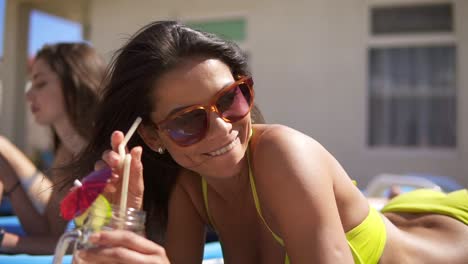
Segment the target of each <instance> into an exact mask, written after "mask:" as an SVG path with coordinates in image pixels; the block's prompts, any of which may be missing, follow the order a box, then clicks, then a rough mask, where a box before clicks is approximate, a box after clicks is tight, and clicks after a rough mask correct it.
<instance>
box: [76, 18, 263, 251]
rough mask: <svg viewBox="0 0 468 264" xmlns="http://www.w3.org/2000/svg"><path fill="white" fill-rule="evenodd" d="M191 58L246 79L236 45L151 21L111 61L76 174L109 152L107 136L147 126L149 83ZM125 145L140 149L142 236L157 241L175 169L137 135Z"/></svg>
mask: <svg viewBox="0 0 468 264" xmlns="http://www.w3.org/2000/svg"><path fill="white" fill-rule="evenodd" d="M194 56H201V57H206V58H213V59H219V60H220V61H222V62H224V63H225V64H226V65H228V66H229V68H230V69H231V71H232V74H233V75H234V76H236V75H248V74H249V71H248V69H247V61H246V56H245V54H244V53H243V52H242V51H241V50H240V49H239V47H238V46H237V45H236V44H234V43H231V42H229V41H225V40H222V39H220V38H218V37H217V36H215V35H213V34H209V33H205V32H200V31H197V30H194V29H191V28H189V27H187V26H185V25H183V24H180V23H178V22H174V21H161V22H153V23H151V24H149V25H147V26H145V27H144V28H142V29H141V30H139V31H138V32H137V33H136V34H135V35H134V36H133V37H131V38H130V40H129V41H128V42H127V43H126V44H125V45H124V46H123V47H122V48H121V49H120V50H119V51H118V52H117V53H116V55H115V56H114V57H113V59H112V62H111V67H110V74H109V75H108V79H107V81H106V84H107V85H106V87H105V88H104V91H103V92H104V94H103V97H102V101H101V104H100V108H99V111H98V113H97V117H96V126H95V130H94V132H93V136H92V138H91V141H90V144H89V146H88V147H87V149H86V150H85V151H84V153H83V154H82V155H81V157H80V159H79V162H78V164H79V166H78V168H79V170H78V175H80V176H82V175H85V174H86V173H87V172H89V171H91V170H92V168H93V164H94V162H95V161H97V160H98V159H99V158H100V156H101V153H102V152H103V151H104V150H106V149H108V148H109V146H110V136H111V134H112V132H113V131H115V130H121V131H123V132H124V133H125V132H126V131H127V130H128V128H129V127H130V126H131V124H132V123H133V121H134V120H135V118H136V117H138V116H140V117H142V119H143V124H146V125H148V124H150V122H151V121H150V113H151V112H152V111H154V109H155V108H156V107H157V106H156V105H155V102H154V101H152V100H151V96H150V95H151V93H152V89H153V86H154V84H155V82H156V81H157V80H158V78H160V77H161V76H162V75H163V74H165V73H167V72H168V71H170V70H171V69H174V68H175V67H177V66H178V65H180V64H181V63H183V62H184V60H186V59H188V58H191V57H194ZM156 89H157V88H156ZM253 113H254V116H253V118H256V119H257V120H259V121H260V122H263V118H262V116H261V113H260V112H259V111H258V109H257V108H255V109H254V111H253ZM128 145H129V147H133V146H137V145H140V146H142V147H143V155H142V162H143V166H144V185H145V191H144V198H143V209H144V210H145V211H146V212H147V216H148V218H147V225H146V231H147V236H148V237H149V238H150V239H152V240H155V241H158V242H160V241H161V240H162V239H163V235H164V233H165V227H166V223H167V209H168V199H169V195H170V193H171V191H172V188H173V187H174V184H175V182H176V179H177V175H178V174H179V171H180V169H181V167H180V165H178V164H177V163H176V162H175V161H174V160H173V159H172V157H171V156H170V155H169V154H168V153H167V152H166V154H163V155H160V154H156V153H154V151H153V150H151V149H150V148H149V147H148V146H147V145H146V144H145V143H144V142H143V140H142V139H141V137H139V135H138V134H135V136H134V137H133V139H132V140H131V141H130V142H129V143H128Z"/></svg>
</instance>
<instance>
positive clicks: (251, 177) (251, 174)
mask: <svg viewBox="0 0 468 264" xmlns="http://www.w3.org/2000/svg"><path fill="white" fill-rule="evenodd" d="M250 151H251V144H249V148H248V149H247V164H248V166H249V179H250V187H251V189H252V196H253V199H254V203H255V208H256V209H257V213H258V216H260V219H262V221H263V223H264V224H265V226H266V227H267V228H268V230H270V232H271V234H272V235H273V237H274V238H275V240H276V241H277V242H278V243H279V244H280V245H282V246H283V247H284V241H283V239H281V237H279V236H278V235H277V234H276V233H275V232H273V230H271V228H270V226H269V225H268V224H267V222H266V221H265V218H263V215H262V208H261V206H260V200H259V199H258V194H257V188H256V186H255V179H254V177H253V173H252V168H251V166H250Z"/></svg>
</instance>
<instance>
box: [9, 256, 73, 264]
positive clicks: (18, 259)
mask: <svg viewBox="0 0 468 264" xmlns="http://www.w3.org/2000/svg"><path fill="white" fill-rule="evenodd" d="M52 259H53V256H52V255H35V256H34V255H27V254H17V255H1V254H0V263H5V264H7V263H8V264H50V263H52ZM62 263H64V264H69V263H72V256H71V255H66V256H65V257H63V262H62Z"/></svg>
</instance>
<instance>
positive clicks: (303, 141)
mask: <svg viewBox="0 0 468 264" xmlns="http://www.w3.org/2000/svg"><path fill="white" fill-rule="evenodd" d="M256 128H257V127H256ZM255 132H258V133H255ZM252 140H253V141H251V143H252V149H251V150H250V153H251V167H252V170H253V173H254V177H255V180H256V182H257V183H258V184H259V185H260V186H259V187H260V188H262V185H263V187H264V188H276V187H273V186H282V187H286V186H289V187H290V188H292V189H296V188H302V187H305V186H308V188H309V190H315V189H316V188H321V187H325V186H328V187H331V186H332V185H333V181H334V179H335V178H336V177H335V175H334V174H336V173H337V170H336V168H338V167H339V165H338V162H337V161H336V160H335V158H334V157H333V156H332V155H331V154H330V153H329V152H328V151H327V150H326V149H325V148H324V147H323V146H322V145H321V144H320V143H319V142H317V141H316V140H314V139H313V138H311V137H309V136H307V135H305V134H303V133H301V132H299V131H297V130H294V129H292V128H289V127H287V126H283V125H267V126H260V127H258V131H257V130H255V129H254V138H252Z"/></svg>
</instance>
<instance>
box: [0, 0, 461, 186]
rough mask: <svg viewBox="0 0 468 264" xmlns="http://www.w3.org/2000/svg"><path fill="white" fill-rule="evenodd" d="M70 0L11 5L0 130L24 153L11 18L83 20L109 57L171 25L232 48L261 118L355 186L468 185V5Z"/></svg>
mask: <svg viewBox="0 0 468 264" xmlns="http://www.w3.org/2000/svg"><path fill="white" fill-rule="evenodd" d="M44 2H50V3H49V4H48V5H46V4H45V3H44ZM70 2H74V1H70ZM74 3H75V2H74ZM76 3H78V4H73V5H70V6H68V5H64V4H63V1H33V0H31V1H9V3H8V7H7V9H8V15H7V27H8V29H9V31H7V34H8V40H7V41H8V42H9V44H8V43H7V45H5V46H6V48H5V49H6V51H5V54H6V55H5V59H4V61H3V65H2V68H1V70H2V80H3V105H2V112H1V113H0V121H1V123H2V126H1V129H0V132H1V133H3V134H6V135H8V136H10V137H13V138H14V140H15V141H16V142H17V143H18V144H20V145H22V146H24V138H25V137H26V133H27V131H24V118H23V117H22V116H24V103H23V105H21V104H20V105H19V106H18V103H17V102H18V100H20V98H19V96H20V95H21V93H18V92H17V91H15V90H14V89H13V88H12V87H14V86H15V85H19V83H20V82H21V80H22V79H23V76H24V74H25V72H24V70H21V69H22V66H21V64H20V63H19V62H18V61H21V60H23V59H25V56H24V54H22V52H20V51H19V49H22V48H24V47H21V45H20V42H21V39H22V37H21V33H18V32H22V31H24V30H26V28H25V24H24V23H15V21H20V20H22V19H23V20H24V19H25V18H26V17H27V15H26V14H27V10H30V9H31V8H41V9H43V10H45V11H48V12H54V13H56V14H59V15H62V16H64V17H67V18H69V19H73V20H76V21H80V22H81V23H82V24H83V25H84V28H85V38H87V39H89V41H90V42H91V43H92V44H93V45H94V46H95V47H96V48H97V49H98V50H99V51H100V52H101V53H102V54H103V55H104V56H105V57H106V58H110V57H111V56H112V53H113V52H114V51H115V50H117V49H118V48H119V47H120V46H121V45H122V44H123V43H124V42H125V40H126V39H127V38H128V37H129V36H130V35H131V34H133V33H134V32H135V31H136V30H137V29H139V28H140V27H142V26H143V25H145V24H147V23H148V22H150V21H154V20H163V19H177V20H182V21H185V22H187V23H189V24H192V25H198V26H200V27H202V28H211V29H213V28H214V29H216V28H217V27H218V29H219V28H221V29H219V30H221V32H224V33H226V35H228V36H231V37H233V39H234V40H236V41H237V42H238V43H240V45H241V47H242V48H244V49H245V50H246V51H247V52H248V54H249V59H250V61H251V67H252V72H253V76H254V80H255V85H256V86H255V89H256V94H257V103H258V104H259V106H260V108H261V110H262V111H263V113H264V115H265V117H266V119H267V121H268V122H269V123H282V124H285V125H289V126H291V127H293V128H296V129H298V130H300V131H302V132H303V133H305V134H308V135H310V136H312V137H313V138H315V139H317V140H318V141H319V142H321V143H322V144H323V145H324V146H325V147H326V148H327V149H328V150H329V151H330V152H331V153H332V154H333V155H334V156H335V157H336V158H337V159H338V161H339V162H340V163H341V164H342V165H343V167H344V168H345V169H346V171H347V172H348V173H349V175H350V177H351V178H353V179H356V180H357V181H358V183H359V186H360V187H364V186H365V185H366V184H367V182H368V181H369V180H370V179H371V178H372V177H374V176H376V175H378V174H380V173H402V174H403V173H423V174H435V175H447V176H451V177H452V178H454V179H455V180H457V181H458V182H460V183H461V184H462V185H464V186H465V187H466V186H468V177H467V176H466V175H467V174H468V90H467V89H466V87H468V74H467V72H468V31H466V30H464V29H463V26H462V25H465V24H468V1H465V0H367V1H365V0H308V1H307V0H292V1H278V0H258V1H250V0H238V1H215V0H194V1H182V0H171V1H166V0H158V1H151V0H140V1H131V0H89V1H77V2H76ZM395 17H396V19H395ZM412 18H417V19H412ZM405 21H407V22H405ZM415 21H416V22H415ZM8 22H9V23H8ZM413 22H414V23H415V24H413ZM220 25H221V26H220ZM223 25H224V29H223ZM411 25H414V26H411ZM223 30H225V31H223ZM230 34H231V35H230ZM23 39H24V38H23ZM7 52H8V54H7ZM7 55H8V57H7ZM7 65H8V67H7ZM415 76H416V77H415ZM414 87H416V88H414ZM19 109H20V110H19ZM21 109H23V110H21Z"/></svg>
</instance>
